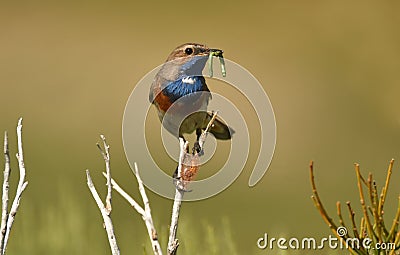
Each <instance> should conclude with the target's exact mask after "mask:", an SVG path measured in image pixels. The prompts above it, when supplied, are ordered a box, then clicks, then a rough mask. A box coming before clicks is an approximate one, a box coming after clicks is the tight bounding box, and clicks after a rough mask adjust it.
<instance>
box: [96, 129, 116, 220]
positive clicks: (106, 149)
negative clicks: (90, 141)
mask: <svg viewBox="0 0 400 255" xmlns="http://www.w3.org/2000/svg"><path fill="white" fill-rule="evenodd" d="M100 138H101V140H102V141H103V147H104V150H103V149H102V148H101V146H100V145H99V144H97V147H98V148H99V150H100V153H101V155H102V156H103V159H104V162H105V164H106V172H107V196H106V209H107V210H108V213H109V214H110V213H111V210H112V207H111V190H112V187H111V168H110V152H109V151H110V146H109V145H108V144H107V141H106V137H105V136H104V135H100Z"/></svg>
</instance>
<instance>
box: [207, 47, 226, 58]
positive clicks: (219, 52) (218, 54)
mask: <svg viewBox="0 0 400 255" xmlns="http://www.w3.org/2000/svg"><path fill="white" fill-rule="evenodd" d="M210 53H212V55H213V56H216V57H221V58H222V57H223V56H222V53H224V52H223V50H219V49H210Z"/></svg>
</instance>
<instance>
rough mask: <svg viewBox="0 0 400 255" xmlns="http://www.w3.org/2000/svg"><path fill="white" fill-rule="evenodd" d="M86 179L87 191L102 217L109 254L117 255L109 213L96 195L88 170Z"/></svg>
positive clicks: (117, 250)
mask: <svg viewBox="0 0 400 255" xmlns="http://www.w3.org/2000/svg"><path fill="white" fill-rule="evenodd" d="M86 179H87V185H88V187H89V190H90V192H91V193H92V196H93V198H94V200H95V201H96V204H97V206H98V207H99V209H100V212H101V216H102V217H103V221H104V227H105V228H106V232H107V237H108V242H109V243H110V248H111V252H112V254H113V255H119V254H120V251H119V248H118V245H117V239H116V238H115V235H114V227H113V224H112V220H111V217H110V211H109V210H108V209H107V208H106V207H105V206H104V204H103V202H102V201H101V198H100V196H99V194H98V193H97V190H96V187H95V186H94V184H93V181H92V178H91V177H90V173H89V170H86Z"/></svg>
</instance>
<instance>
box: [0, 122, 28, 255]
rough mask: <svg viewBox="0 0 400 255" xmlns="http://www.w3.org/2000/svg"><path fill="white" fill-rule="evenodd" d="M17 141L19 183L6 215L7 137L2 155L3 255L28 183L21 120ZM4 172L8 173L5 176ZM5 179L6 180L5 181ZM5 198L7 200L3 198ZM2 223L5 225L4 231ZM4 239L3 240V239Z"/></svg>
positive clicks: (8, 158)
mask: <svg viewBox="0 0 400 255" xmlns="http://www.w3.org/2000/svg"><path fill="white" fill-rule="evenodd" d="M17 140H18V153H17V155H16V156H17V160H18V168H19V181H18V186H17V192H16V194H15V197H14V200H13V203H12V205H11V209H10V213H9V214H7V206H8V177H9V173H10V157H9V155H8V141H7V136H5V138H4V153H5V157H6V164H5V169H4V182H3V197H2V201H3V205H2V225H1V231H2V234H1V237H2V240H1V241H2V242H1V254H2V255H4V254H5V252H6V248H7V243H8V239H9V237H10V232H11V227H12V225H13V223H14V220H15V215H16V214H17V211H18V207H19V203H20V200H21V196H22V192H23V191H24V190H25V188H26V186H27V185H28V182H27V181H25V173H26V170H25V163H24V153H23V148H22V118H20V119H19V120H18V126H17ZM6 171H8V173H7V176H6ZM6 178H7V180H6ZM5 196H7V198H5ZM3 221H6V223H5V229H3V227H4V223H3ZM3 238H4V239H3Z"/></svg>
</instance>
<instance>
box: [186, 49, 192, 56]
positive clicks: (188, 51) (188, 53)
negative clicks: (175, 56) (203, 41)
mask: <svg viewBox="0 0 400 255" xmlns="http://www.w3.org/2000/svg"><path fill="white" fill-rule="evenodd" d="M185 53H186V54H187V55H190V54H192V53H193V49H192V48H186V49H185Z"/></svg>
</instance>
